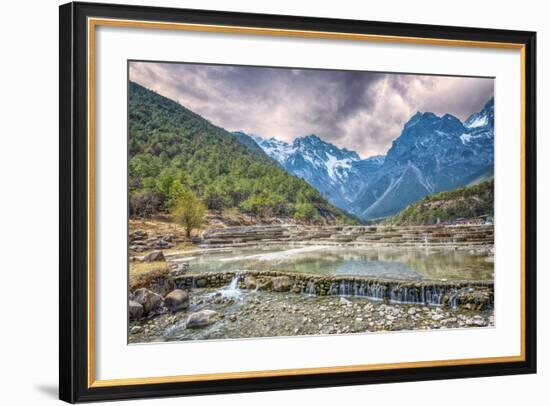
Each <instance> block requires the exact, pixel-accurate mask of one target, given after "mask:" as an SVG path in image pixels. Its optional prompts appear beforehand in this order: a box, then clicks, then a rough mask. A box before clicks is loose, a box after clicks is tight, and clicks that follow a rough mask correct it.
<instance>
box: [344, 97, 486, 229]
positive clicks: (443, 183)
mask: <svg viewBox="0 0 550 406" xmlns="http://www.w3.org/2000/svg"><path fill="white" fill-rule="evenodd" d="M493 104H494V103H493V100H492V99H491V100H489V101H488V102H487V104H486V105H485V106H484V108H483V109H482V110H481V111H480V112H478V113H475V114H472V116H471V117H469V118H468V119H467V120H466V121H465V122H464V124H463V123H462V122H461V121H460V120H459V119H458V118H456V117H454V116H452V115H450V114H445V115H444V116H442V117H438V116H436V115H435V114H433V113H417V114H415V115H414V116H413V117H412V118H411V119H410V120H409V122H407V123H406V124H405V126H404V127H403V131H402V133H401V135H400V136H399V137H398V138H397V139H395V140H394V141H393V143H392V146H391V148H390V149H389V151H388V153H387V155H386V159H385V161H384V164H383V165H382V166H381V167H380V168H379V169H378V170H377V172H376V173H375V174H374V175H372V176H371V178H370V180H369V181H368V182H367V184H366V185H365V186H364V187H363V189H362V190H361V192H360V193H359V194H358V195H357V198H356V199H355V200H354V201H353V202H352V203H351V204H350V212H352V213H354V214H356V215H357V216H359V217H361V218H364V219H376V218H381V217H386V216H390V215H392V214H395V213H397V212H399V211H400V210H402V209H404V208H405V207H406V206H407V205H409V204H411V203H414V202H415V201H417V200H419V199H421V198H423V197H424V196H426V195H428V194H432V193H437V192H440V191H444V190H452V189H455V188H458V187H461V186H464V185H467V184H469V183H470V182H472V181H474V180H475V179H477V178H479V177H480V176H483V177H487V176H491V175H490V174H492V173H493V164H494V148H493V144H494V107H493Z"/></svg>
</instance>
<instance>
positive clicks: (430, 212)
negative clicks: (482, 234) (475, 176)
mask: <svg viewBox="0 0 550 406" xmlns="http://www.w3.org/2000/svg"><path fill="white" fill-rule="evenodd" d="M482 215H489V216H491V217H492V216H493V215H494V181H493V180H490V181H486V182H482V183H478V184H476V185H473V186H467V187H463V188H460V189H456V190H453V191H450V192H441V193H437V194H434V195H429V196H426V197H425V198H423V199H422V200H420V201H418V202H416V203H414V204H411V205H409V206H408V207H407V208H406V209H404V210H403V211H402V212H400V213H399V214H397V215H395V216H393V217H391V218H389V219H387V220H386V223H388V224H395V225H418V224H435V223H437V222H438V221H440V222H452V221H456V220H457V219H459V218H465V219H467V218H474V217H478V216H482Z"/></svg>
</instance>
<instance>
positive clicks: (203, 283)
mask: <svg viewBox="0 0 550 406" xmlns="http://www.w3.org/2000/svg"><path fill="white" fill-rule="evenodd" d="M197 287H198V288H204V287H206V279H204V278H201V279H198V280H197Z"/></svg>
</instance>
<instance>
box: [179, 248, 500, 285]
mask: <svg viewBox="0 0 550 406" xmlns="http://www.w3.org/2000/svg"><path fill="white" fill-rule="evenodd" d="M171 260H172V261H174V262H187V263H189V272H191V273H198V272H221V271H239V270H258V271H267V270H272V271H287V272H301V273H312V274H321V275H325V274H330V275H363V276H372V277H379V278H391V279H403V280H422V279H438V280H439V279H447V280H492V279H493V272H494V265H493V263H492V262H491V261H490V260H488V258H487V256H486V255H481V254H472V253H469V252H467V251H455V250H450V249H438V250H428V249H426V248H418V249H414V248H410V249H408V248H407V249H386V248H384V249H369V248H357V247H333V246H304V247H299V246H289V245H282V244H281V245H274V246H268V247H264V248H261V247H246V248H232V249H231V250H227V251H223V252H216V251H213V252H205V253H201V254H197V255H193V254H191V253H190V254H188V255H179V256H176V257H173V258H172V259H171Z"/></svg>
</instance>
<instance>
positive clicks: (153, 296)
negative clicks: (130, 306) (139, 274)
mask: <svg viewBox="0 0 550 406" xmlns="http://www.w3.org/2000/svg"><path fill="white" fill-rule="evenodd" d="M132 300H133V301H135V302H137V303H139V304H140V305H142V306H143V313H144V314H148V313H149V312H151V311H153V310H157V309H158V308H160V307H161V306H162V302H163V299H162V296H161V295H159V294H158V293H155V292H151V291H150V290H148V289H145V288H140V289H136V291H135V292H134V294H133V295H132Z"/></svg>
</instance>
